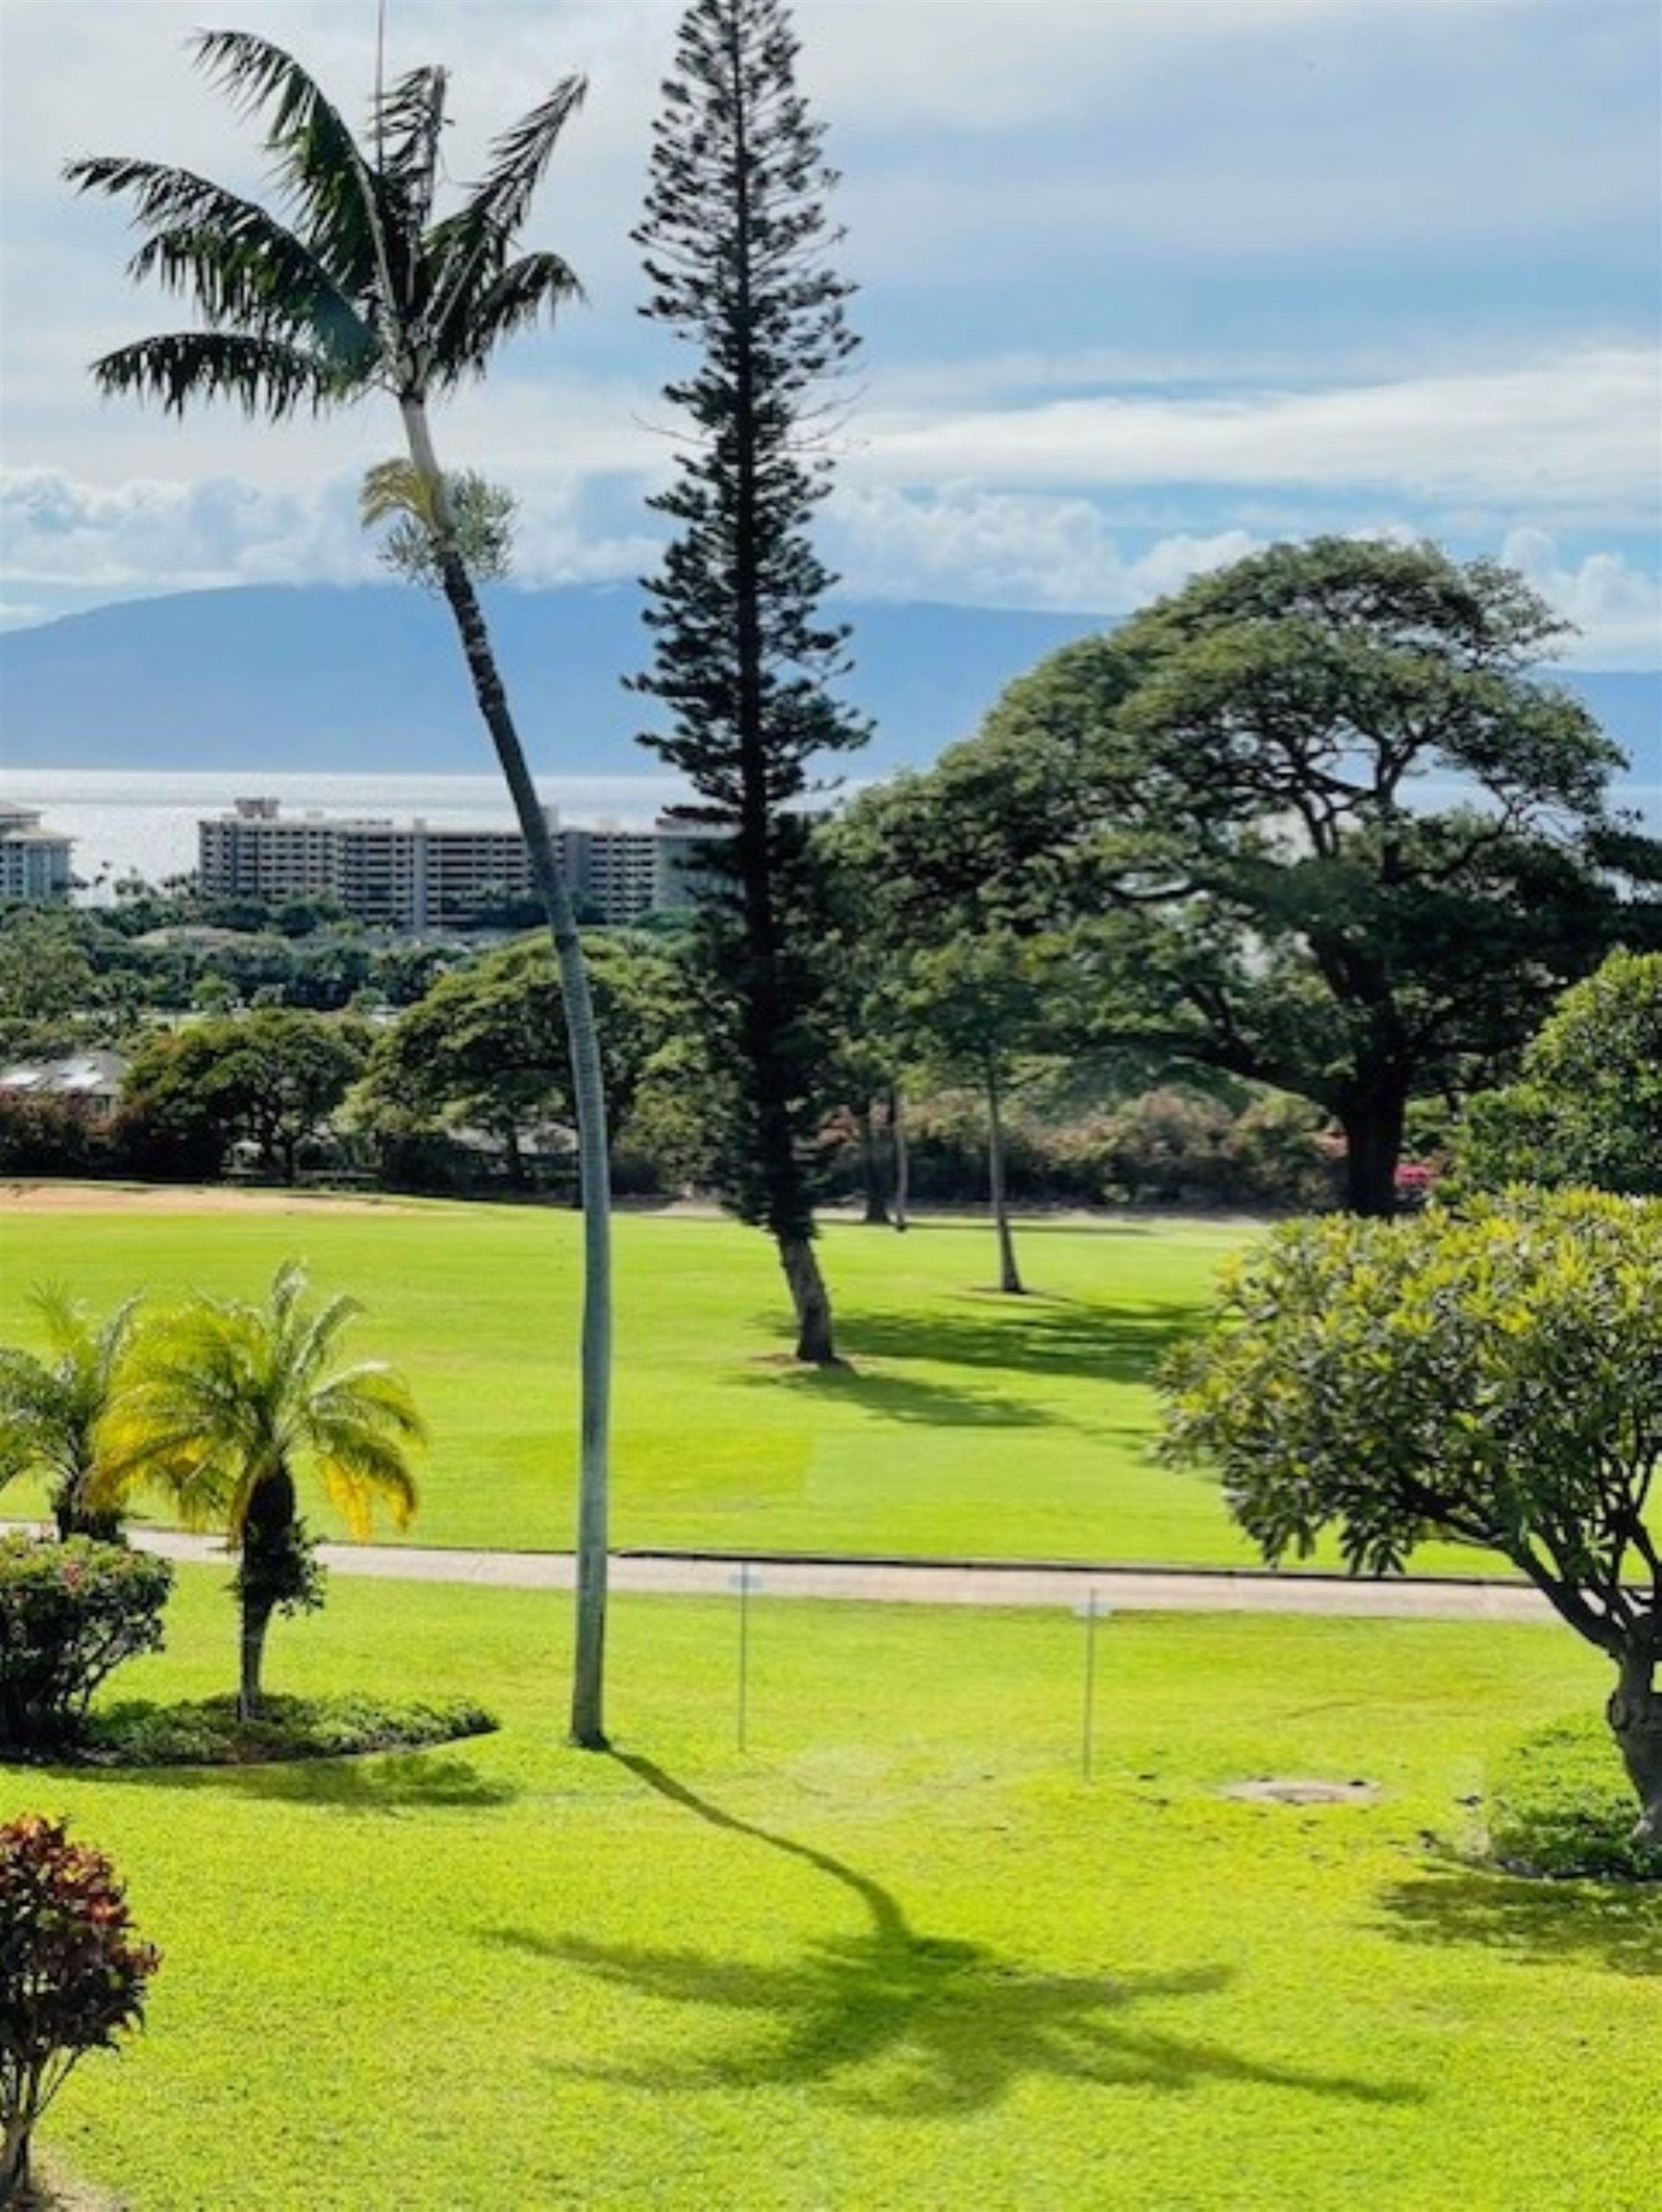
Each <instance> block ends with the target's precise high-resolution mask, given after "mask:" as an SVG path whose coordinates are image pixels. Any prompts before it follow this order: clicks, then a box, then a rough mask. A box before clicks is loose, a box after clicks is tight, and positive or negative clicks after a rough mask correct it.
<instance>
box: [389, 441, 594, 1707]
mask: <svg viewBox="0 0 1662 2212" xmlns="http://www.w3.org/2000/svg"><path fill="white" fill-rule="evenodd" d="M402 405H403V415H404V427H405V432H406V435H407V437H408V439H409V445H410V458H411V460H412V461H413V463H414V464H415V467H416V469H417V471H418V473H419V474H420V475H421V476H422V479H423V481H424V482H425V483H426V484H427V486H428V487H429V489H430V492H431V493H432V496H433V500H434V508H435V513H436V515H437V517H438V519H439V523H440V529H441V532H442V533H443V532H445V531H446V529H447V514H446V499H445V490H444V477H443V474H442V472H441V470H440V469H439V464H438V460H437V457H436V456H435V454H434V451H433V445H432V439H431V436H430V434H429V432H428V429H427V421H426V414H425V411H424V409H423V408H422V406H421V404H420V402H418V401H415V400H405V401H404V402H403V403H402ZM438 551H439V568H440V576H441V579H442V582H443V586H444V591H445V597H446V600H447V601H448V603H449V608H450V613H451V614H452V615H453V617H454V618H455V623H456V630H457V634H458V636H459V637H460V638H461V641H462V651H463V654H464V656H465V657H466V660H467V662H468V670H469V674H470V677H471V678H472V683H473V696H474V698H475V700H476V701H477V703H478V708H479V713H480V716H481V718H482V719H483V721H484V724H485V727H486V729H487V730H488V731H489V732H490V733H491V739H492V742H493V744H494V746H495V749H496V757H497V760H498V761H499V763H500V764H501V769H502V774H503V776H504V777H505V779H506V781H507V784H508V789H509V791H510V793H511V794H512V797H513V801H514V810H515V813H516V815H517V816H518V823H519V829H520V834H521V835H522V836H523V837H524V840H525V850H526V854H527V855H528V857H529V859H530V863H531V874H532V877H533V878H534V880H535V882H536V885H537V893H538V897H539V898H540V900H541V901H542V911H543V913H544V914H545V915H546V917H547V920H548V930H549V935H550V936H551V937H552V939H553V943H554V957H555V962H556V964H557V967H558V969H559V974H560V997H561V999H562V1002H563V1004H564V1006H565V1011H566V1042H567V1045H568V1046H569V1049H570V1053H571V1087H572V1093H573V1096H574V1098H575V1101H576V1107H577V1150H578V1166H579V1174H580V1177H581V1192H582V1201H583V1253H584V1264H583V1348H582V1399H583V1405H582V1415H581V1429H582V1443H581V1452H580V1474H579V1485H578V1505H577V1622H576V1649H575V1654H574V1658H573V1664H572V1680H571V1721H570V1738H571V1742H572V1743H575V1744H578V1745H580V1746H581V1747H582V1748H584V1749H586V1750H592V1751H599V1750H604V1749H605V1748H606V1727H605V1679H606V1581H607V1564H608V1561H607V1544H608V1537H607V1521H608V1514H609V1491H610V1455H611V1426H612V1420H611V1398H612V1178H611V1165H610V1160H609V1156H608V1147H607V1141H606V1092H605V1085H604V1082H603V1080H602V1076H601V1070H600V1046H599V1040H598V1037H597V1034H596V1031H595V1025H594V1003H593V997H592V994H591V993H590V988H589V970H588V966H587V963H586V962H585V960H584V957H583V944H582V939H581V937H580V936H579V934H578V928H577V917H576V913H575V911H574V909H573V907H572V904H571V896H570V893H569V891H568V890H567V889H566V880H565V878H564V877H563V876H562V874H561V871H560V862H559V858H558V855H557V854H556V853H555V850H554V840H553V837H552V835H551V834H550V832H549V829H548V820H547V817H546V815H545V814H544V813H543V811H542V805H541V803H540V801H539V800H538V797H537V790H536V786H535V784H534V783H533V782H532V781H531V772H530V769H529V768H528V767H527V765H526V762H525V755H524V751H523V748H522V747H521V746H520V743H519V736H518V731H517V730H516V728H515V726H514V720H513V716H512V714H511V713H510V711H509V708H508V698H507V693H506V692H505V691H504V689H503V687H502V680H501V676H500V674H499V672H498V670H497V667H496V662H495V658H494V654H493V652H492V650H491V641H490V636H489V633H488V632H487V630H486V627H485V617H484V613H483V612H482V610H481V608H480V606H479V600H478V594H477V593H476V592H475V591H474V589H473V585H472V580H471V578H470V576H469V574H468V570H467V565H466V564H465V563H464V562H463V561H462V559H461V558H460V556H459V555H458V554H457V553H456V552H455V551H454V549H453V547H451V546H450V544H449V543H448V541H447V538H446V537H445V536H443V535H442V536H441V538H440V541H439V547H438Z"/></svg>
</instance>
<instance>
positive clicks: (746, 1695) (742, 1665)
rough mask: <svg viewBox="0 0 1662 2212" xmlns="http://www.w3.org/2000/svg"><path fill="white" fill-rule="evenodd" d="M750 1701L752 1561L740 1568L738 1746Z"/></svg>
mask: <svg viewBox="0 0 1662 2212" xmlns="http://www.w3.org/2000/svg"><path fill="white" fill-rule="evenodd" d="M749 1702H750V1562H749V1561H748V1560H745V1561H743V1562H741V1564H740V1566H739V1570H738V1747H739V1749H740V1750H741V1751H742V1750H743V1749H744V1747H745V1743H744V1736H745V1720H746V1719H747V1715H748V1707H749Z"/></svg>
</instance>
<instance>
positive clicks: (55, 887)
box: [0, 799, 74, 904]
mask: <svg viewBox="0 0 1662 2212" xmlns="http://www.w3.org/2000/svg"><path fill="white" fill-rule="evenodd" d="M73 842H74V840H73V839H72V838H69V837H60V836H58V835H56V834H55V833H54V832H53V831H52V830H50V829H42V828H41V827H40V815H39V811H38V809H37V808H36V807H33V806H19V805H16V803H15V802H14V801H12V800H10V799H0V899H29V900H35V901H39V902H51V903H54V904H57V903H61V902H62V901H64V900H66V899H67V898H68V896H69V888H70V874H69V848H70V846H71V845H72V844H73Z"/></svg>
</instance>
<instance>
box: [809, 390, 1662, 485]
mask: <svg viewBox="0 0 1662 2212" xmlns="http://www.w3.org/2000/svg"><path fill="white" fill-rule="evenodd" d="M858 427H859V428H860V429H861V430H862V431H863V433H864V436H865V439H866V441H867V443H866V446H865V450H864V451H863V452H860V453H856V454H855V455H854V456H853V457H852V458H851V462H850V467H851V469H853V470H854V471H856V472H857V473H859V474H860V475H862V476H865V477H868V478H878V479H881V480H884V481H888V482H893V483H903V484H920V483H942V482H951V481H957V480H962V479H969V478H974V479H976V480H978V481H981V482H987V483H997V484H1000V485H1005V486H1014V485H1021V486H1029V487H1038V486H1062V485H1072V486H1086V487H1088V486H1092V485H1121V484H1129V485H1149V484H1191V485H1213V486H1241V487H1265V486H1274V485H1287V486H1290V487H1293V488H1295V489H1296V488H1324V489H1330V490H1334V489H1348V490H1351V491H1355V492H1362V491H1368V492H1376V491H1378V490H1379V489H1382V488H1385V489H1390V490H1394V491H1397V492H1399V493H1402V494H1405V495H1409V496H1412V497H1413V498H1416V499H1422V500H1433V501H1444V502H1454V503H1457V504H1459V505H1460V506H1462V507H1477V508H1484V509H1488V510H1490V511H1494V512H1500V513H1504V514H1509V515H1513V516H1517V515H1520V514H1521V513H1522V514H1540V513H1541V512H1543V511H1546V512H1548V513H1553V512H1558V511H1562V512H1566V513H1569V514H1573V515H1575V516H1577V517H1602V518H1605V519H1610V520H1616V519H1621V520H1626V521H1631V522H1635V523H1637V524H1639V525H1640V526H1644V525H1646V524H1648V523H1649V522H1650V520H1651V518H1652V517H1653V515H1654V510H1655V493H1654V486H1655V482H1656V474H1657V469H1658V467H1659V466H1662V356H1659V355H1658V354H1657V353H1655V352H1650V351H1644V350H1640V349H1606V350H1600V351H1588V352H1584V353H1577V354H1572V355H1569V356H1567V357H1565V358H1561V359H1558V360H1554V361H1545V362H1541V363H1538V364H1535V365H1532V366H1529V367H1524V368H1519V369H1507V370H1490V371H1487V372H1475V373H1468V374H1463V375H1447V376H1418V377H1410V378H1407V379H1404V380H1401V381H1398V382H1394V383H1378V384H1372V385H1364V386H1359V387H1354V388H1349V389H1340V390H1335V391H1325V392H1309V391H1304V392H1275V391H1268V392H1245V393H1239V394H1236V395H1233V396H1231V397H1227V398H1218V397H1145V396H1144V397H1135V398H1120V397H1114V396H1112V395H1109V394H1102V395H1098V396H1095V397H1083V398H1069V399H1059V400H1051V401H1048V402H1046V403H1044V404H1040V405H1036V406H1029V407H1010V408H1004V409H997V410H995V409H976V410H971V411H966V412H940V413H935V414H931V413H929V412H928V411H927V410H925V409H923V408H918V409H916V410H914V411H912V412H910V413H904V414H903V413H899V412H896V413H893V414H890V415H887V416H879V417H877V418H876V419H875V420H872V421H865V422H863V423H861V424H859V425H858Z"/></svg>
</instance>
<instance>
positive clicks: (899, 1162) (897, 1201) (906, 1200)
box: [889, 1084, 912, 1232]
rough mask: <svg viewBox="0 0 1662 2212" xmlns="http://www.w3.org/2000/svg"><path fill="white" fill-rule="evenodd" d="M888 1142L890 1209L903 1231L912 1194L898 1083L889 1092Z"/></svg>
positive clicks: (902, 1106)
mask: <svg viewBox="0 0 1662 2212" xmlns="http://www.w3.org/2000/svg"><path fill="white" fill-rule="evenodd" d="M889 1143H890V1145H891V1146H892V1147H893V1150H894V1157H895V1195H894V1204H893V1207H892V1209H891V1211H892V1213H893V1216H894V1224H895V1227H896V1228H897V1229H898V1230H901V1231H902V1232H904V1230H905V1229H906V1227H907V1222H908V1216H907V1214H906V1208H907V1206H908V1205H909V1204H910V1203H911V1195H912V1148H911V1146H910V1145H909V1144H908V1143H907V1142H906V1120H905V1111H904V1102H903V1099H902V1097H901V1092H900V1086H899V1085H898V1084H897V1085H896V1086H895V1088H894V1089H893V1090H892V1091H891V1092H890V1093H889Z"/></svg>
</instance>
